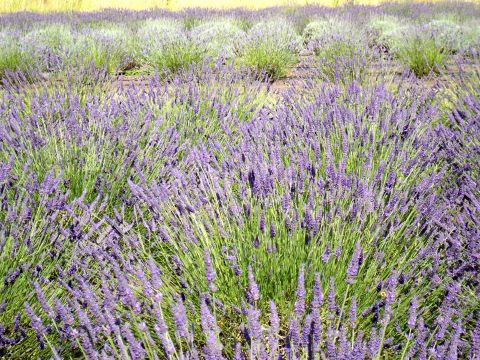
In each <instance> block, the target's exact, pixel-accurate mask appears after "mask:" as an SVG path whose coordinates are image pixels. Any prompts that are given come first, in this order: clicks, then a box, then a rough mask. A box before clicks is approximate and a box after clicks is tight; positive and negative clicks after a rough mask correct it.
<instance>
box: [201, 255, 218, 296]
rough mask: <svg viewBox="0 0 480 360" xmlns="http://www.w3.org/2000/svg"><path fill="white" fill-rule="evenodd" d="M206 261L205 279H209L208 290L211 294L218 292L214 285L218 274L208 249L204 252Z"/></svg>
mask: <svg viewBox="0 0 480 360" xmlns="http://www.w3.org/2000/svg"><path fill="white" fill-rule="evenodd" d="M204 261H205V277H206V279H207V284H208V288H209V289H210V291H211V292H215V291H217V287H216V286H215V284H214V281H215V278H216V277H217V274H216V273H215V269H214V268H213V264H212V259H211V258H210V253H209V252H208V250H207V249H205V251H204Z"/></svg>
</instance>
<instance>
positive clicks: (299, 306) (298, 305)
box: [293, 264, 305, 319]
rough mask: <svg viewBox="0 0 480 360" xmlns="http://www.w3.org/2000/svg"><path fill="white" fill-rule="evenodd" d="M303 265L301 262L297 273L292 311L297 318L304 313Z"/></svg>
mask: <svg viewBox="0 0 480 360" xmlns="http://www.w3.org/2000/svg"><path fill="white" fill-rule="evenodd" d="M304 272H305V265H304V264H302V266H301V267H300V271H299V273H298V280H297V291H296V297H295V305H294V310H293V312H294V313H295V315H296V316H297V318H299V319H300V318H301V317H302V316H303V315H304V313H305V274H304Z"/></svg>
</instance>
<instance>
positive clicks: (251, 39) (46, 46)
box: [0, 4, 480, 78]
mask: <svg viewBox="0 0 480 360" xmlns="http://www.w3.org/2000/svg"><path fill="white" fill-rule="evenodd" d="M479 13H480V10H479V7H478V6H476V5H475V4H462V5H456V6H453V5H448V4H439V5H435V6H433V9H432V7H427V6H425V5H418V4H417V5H404V6H393V5H386V6H383V7H360V6H358V7H347V8H339V9H335V10H332V9H326V8H316V7H313V8H300V9H293V10H292V9H269V10H264V11H261V12H248V11H241V10H237V11H230V12H208V11H207V12H206V11H187V12H184V13H170V12H165V11H146V12H141V13H134V12H126V13H125V12H121V11H112V12H104V13H100V14H96V13H93V14H83V15H82V16H78V15H75V16H71V15H67V14H57V15H44V16H40V15H35V14H24V15H22V16H19V15H4V16H3V17H0V47H1V48H2V52H1V53H0V77H5V76H8V74H9V73H10V72H12V71H16V70H18V69H20V70H22V71H23V72H30V73H32V72H36V73H37V74H38V73H43V74H45V73H52V72H53V73H62V72H64V71H66V70H67V69H69V68H71V67H72V66H74V67H78V68H82V67H83V66H85V65H86V64H90V63H92V64H93V65H94V66H95V67H97V68H102V69H106V70H107V71H108V73H110V74H119V73H123V74H145V73H153V72H155V71H159V70H160V71H163V70H167V71H168V72H177V71H179V70H181V69H184V68H188V67H189V66H192V65H195V64H198V63H202V62H205V61H208V60H211V61H213V62H216V61H218V60H219V59H221V60H222V61H226V62H235V63H236V64H237V65H239V66H246V67H250V68H253V69H255V70H256V71H257V72H261V71H267V74H268V75H269V76H271V77H273V78H280V77H283V76H285V75H286V74H287V71H288V68H289V67H291V66H293V65H294V64H295V63H296V61H297V57H298V54H299V53H301V52H302V50H313V51H314V52H315V54H316V56H317V62H318V64H319V65H320V66H321V68H322V69H323V70H324V71H325V72H327V75H328V69H329V68H330V67H331V66H332V64H335V63H336V62H338V61H339V60H340V61H345V60H347V61H352V59H357V58H361V59H362V60H363V63H364V65H365V66H369V65H370V63H378V62H381V61H383V60H388V61H393V62H394V63H395V62H399V63H401V64H403V65H404V66H405V68H409V69H411V70H412V71H413V72H414V73H415V74H416V75H417V76H423V75H427V74H428V73H430V71H431V70H438V68H439V67H442V66H443V65H444V64H445V63H446V62H448V61H447V60H448V59H451V58H454V57H455V54H463V55H464V56H468V54H469V53H470V51H471V50H472V48H473V49H476V48H478V46H480V40H479V39H480V22H479V20H478V19H479V16H478V15H479ZM32 76H33V75H32ZM330 77H331V76H330Z"/></svg>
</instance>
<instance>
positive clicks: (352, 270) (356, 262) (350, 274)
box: [347, 241, 362, 285]
mask: <svg viewBox="0 0 480 360" xmlns="http://www.w3.org/2000/svg"><path fill="white" fill-rule="evenodd" d="M361 258H362V247H361V245H360V241H357V245H356V247H355V252H354V253H353V256H352V259H351V260H350V264H349V265H348V269H347V283H348V284H350V285H351V284H353V282H354V280H355V278H356V276H357V274H358V268H359V266H360V260H361Z"/></svg>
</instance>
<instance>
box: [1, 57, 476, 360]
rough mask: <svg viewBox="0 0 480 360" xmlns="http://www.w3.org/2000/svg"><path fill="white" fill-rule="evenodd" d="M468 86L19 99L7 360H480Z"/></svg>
mask: <svg viewBox="0 0 480 360" xmlns="http://www.w3.org/2000/svg"><path fill="white" fill-rule="evenodd" d="M89 71H90V70H89ZM89 76H92V75H91V73H90V75H89ZM80 78H82V76H80ZM460 78H461V79H462V81H463V83H459V84H457V85H458V91H456V95H455V97H454V98H449V97H446V95H444V94H445V93H447V92H434V91H432V92H428V91H425V90H423V89H422V90H415V88H412V87H411V86H409V83H410V82H412V81H414V79H413V78H406V79H405V82H406V83H405V85H404V86H403V85H401V86H399V87H397V88H396V89H393V88H392V86H390V85H391V84H390V85H389V84H386V85H388V87H389V90H387V86H386V85H382V84H376V85H375V86H373V87H372V86H368V85H367V86H360V85H359V84H358V83H356V82H353V83H350V84H348V85H347V86H338V87H337V86H319V85H318V83H315V82H312V83H311V84H305V92H304V93H303V94H298V93H295V92H293V91H291V92H286V93H285V94H284V95H282V97H281V98H280V99H278V98H276V99H275V101H274V102H273V103H272V102H271V101H270V100H271V98H270V96H269V94H268V86H267V87H265V86H264V84H262V83H259V82H257V81H256V80H255V77H249V76H247V77H245V74H244V73H239V72H237V71H236V70H234V68H232V67H231V66H226V67H221V66H220V65H218V67H217V68H216V69H212V68H211V67H209V66H206V67H204V68H203V69H202V71H200V72H193V73H191V72H187V73H186V74H183V76H181V77H175V78H174V79H173V80H172V82H171V83H168V84H165V83H164V82H162V81H161V79H160V78H153V79H152V80H151V83H150V84H149V85H148V86H143V87H142V88H131V87H129V88H119V89H117V90H116V91H114V92H112V91H106V89H108V86H109V85H108V84H105V83H104V82H102V81H100V80H101V79H100V78H99V79H98V80H99V81H98V82H92V83H88V84H85V83H84V82H78V81H77V80H76V78H75V77H74V76H71V77H68V79H70V80H69V81H66V82H62V83H45V84H41V85H40V86H39V87H35V88H31V87H28V86H27V87H22V86H20V87H7V88H5V89H4V90H3V92H2V95H1V96H2V97H1V100H0V146H1V148H0V149H1V152H0V161H1V163H0V200H1V201H0V203H1V207H0V219H1V221H0V277H1V278H2V279H3V283H2V284H0V319H1V320H0V354H1V355H0V356H4V357H6V358H12V359H19V358H22V359H30V358H32V359H36V358H38V357H40V358H50V357H53V358H55V359H59V358H79V357H80V358H82V357H83V358H87V359H109V358H115V359H144V358H148V359H163V358H171V359H195V358H205V359H222V358H227V359H231V358H235V359H277V358H280V357H281V358H286V359H298V358H311V359H317V358H322V359H323V358H326V359H380V358H387V357H388V358H401V359H410V358H419V359H427V358H431V359H444V358H448V359H456V358H467V357H468V358H471V359H476V358H478V357H479V356H480V340H479V337H480V321H479V311H480V284H479V281H478V276H479V265H478V264H479V263H480V259H479V254H480V233H479V229H480V222H479V219H480V182H479V179H480V176H479V174H480V170H479V164H480V161H479V159H480V142H479V139H480V136H479V131H480V89H479V88H478V84H479V76H478V74H476V75H475V74H472V73H465V74H462V76H461V77H460ZM186 79H187V81H186ZM452 81H453V79H452ZM451 85H452V87H453V86H454V85H455V84H451Z"/></svg>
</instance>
